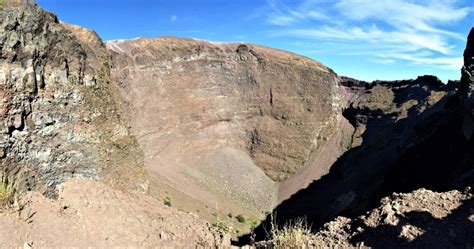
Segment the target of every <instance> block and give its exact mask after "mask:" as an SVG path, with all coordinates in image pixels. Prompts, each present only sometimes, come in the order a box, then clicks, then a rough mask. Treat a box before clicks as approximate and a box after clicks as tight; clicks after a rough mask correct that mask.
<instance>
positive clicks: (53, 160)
mask: <svg viewBox="0 0 474 249" xmlns="http://www.w3.org/2000/svg"><path fill="white" fill-rule="evenodd" d="M0 20H1V24H0V98H1V102H0V117H1V122H0V178H1V179H2V186H3V185H5V186H10V185H14V186H15V187H14V189H15V190H16V191H18V192H22V191H25V190H38V191H41V192H44V193H47V194H49V195H52V194H54V188H55V186H56V185H57V184H59V183H61V182H64V181H65V180H67V179H69V178H72V177H84V178H89V179H99V178H107V175H108V173H107V172H112V171H113V172H117V171H119V170H117V169H118V168H120V167H129V170H132V171H135V170H136V169H137V168H138V167H139V166H138V165H140V160H141V159H140V156H141V154H140V153H136V154H135V155H126V154H127V151H130V150H128V149H127V148H125V147H126V146H128V145H130V147H133V146H134V143H135V142H134V141H135V140H134V138H133V137H131V136H129V133H128V130H127V127H126V125H124V122H122V120H121V118H120V117H119V109H118V108H117V107H116V104H115V102H114V97H113V91H112V90H111V89H112V88H111V86H110V84H109V83H110V70H109V68H108V55H107V53H106V50H105V47H104V45H103V44H102V43H101V41H100V38H98V37H97V36H95V37H94V41H96V42H95V43H92V42H90V41H88V40H87V41H86V40H81V39H82V37H81V36H80V35H81V34H79V33H78V32H77V30H72V31H73V32H71V31H69V30H68V29H72V28H71V27H72V26H70V25H66V27H67V28H68V29H67V28H65V27H64V26H63V24H61V23H59V21H58V19H57V17H56V16H55V15H53V14H51V13H48V12H46V11H45V10H43V9H41V8H40V7H38V6H37V5H34V4H26V5H20V6H18V7H5V8H2V9H0ZM76 35H78V36H76ZM78 37H79V38H78ZM124 141H127V142H124ZM121 142H122V143H125V144H123V146H122V147H123V148H125V149H123V150H122V151H120V152H119V150H120V149H119V148H116V147H114V146H113V144H114V143H115V144H118V143H121ZM117 152H119V153H117ZM130 154H132V153H130ZM112 157H113V158H114V161H113V162H110V158H112ZM117 159H118V160H117ZM129 173H130V172H128V174H129ZM137 174H138V173H137ZM132 175H133V173H132ZM118 182H120V181H118Z"/></svg>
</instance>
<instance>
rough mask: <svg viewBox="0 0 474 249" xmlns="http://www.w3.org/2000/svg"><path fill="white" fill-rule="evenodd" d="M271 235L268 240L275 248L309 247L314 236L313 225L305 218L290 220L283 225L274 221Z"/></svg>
mask: <svg viewBox="0 0 474 249" xmlns="http://www.w3.org/2000/svg"><path fill="white" fill-rule="evenodd" d="M269 237H270V240H269V241H268V242H270V244H271V246H272V247H273V248H308V247H310V241H311V237H312V234H311V226H309V225H308V223H307V222H306V219H303V218H298V219H296V220H294V221H293V222H288V223H287V224H285V225H283V226H282V227H279V226H278V225H277V224H276V222H275V221H273V222H272V230H271V232H270V234H269Z"/></svg>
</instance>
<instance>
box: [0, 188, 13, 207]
mask: <svg viewBox="0 0 474 249" xmlns="http://www.w3.org/2000/svg"><path fill="white" fill-rule="evenodd" d="M14 194H15V189H14V188H13V185H12V184H5V183H0V210H1V209H4V208H6V207H7V206H8V205H9V204H11V203H12V201H13V196H14Z"/></svg>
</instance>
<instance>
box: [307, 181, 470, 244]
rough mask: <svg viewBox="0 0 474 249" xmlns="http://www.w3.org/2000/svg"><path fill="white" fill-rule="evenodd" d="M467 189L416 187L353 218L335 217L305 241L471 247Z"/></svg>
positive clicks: (384, 199) (388, 198) (312, 242)
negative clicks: (433, 189) (438, 189)
mask: <svg viewBox="0 0 474 249" xmlns="http://www.w3.org/2000/svg"><path fill="white" fill-rule="evenodd" d="M472 206H473V196H472V193H470V192H469V191H458V190H452V191H449V192H441V193H437V192H433V191H430V190H426V189H419V190H416V191H414V192H411V193H400V194H393V195H391V196H390V197H386V198H383V199H382V200H381V201H380V203H379V206H378V207H377V208H375V209H373V210H371V211H369V212H367V213H365V214H364V215H362V216H359V217H357V218H354V219H350V218H346V217H342V216H341V217H337V218H336V219H334V220H333V221H331V222H328V223H326V224H325V225H324V227H323V228H322V229H321V230H320V231H318V232H317V233H316V234H315V235H314V237H313V238H312V239H311V241H310V242H309V244H310V245H312V246H317V247H360V248H364V247H369V248H376V247H383V248H470V247H472V246H473V245H474V225H473V224H474V216H473V215H472Z"/></svg>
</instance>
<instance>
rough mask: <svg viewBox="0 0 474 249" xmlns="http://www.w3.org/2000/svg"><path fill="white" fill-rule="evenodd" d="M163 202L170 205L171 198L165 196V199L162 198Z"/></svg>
mask: <svg viewBox="0 0 474 249" xmlns="http://www.w3.org/2000/svg"><path fill="white" fill-rule="evenodd" d="M163 204H165V205H166V206H168V207H171V198H170V197H169V196H166V197H165V199H164V200H163Z"/></svg>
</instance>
